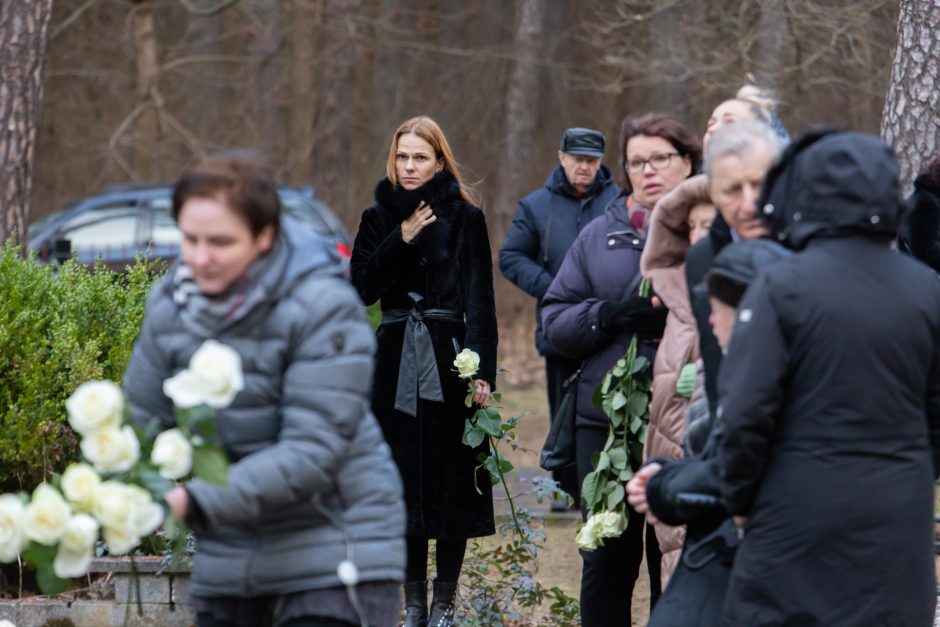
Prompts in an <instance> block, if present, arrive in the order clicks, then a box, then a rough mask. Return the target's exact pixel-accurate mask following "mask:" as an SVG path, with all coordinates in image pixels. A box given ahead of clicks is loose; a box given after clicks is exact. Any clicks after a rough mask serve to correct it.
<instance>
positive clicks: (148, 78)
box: [128, 0, 163, 180]
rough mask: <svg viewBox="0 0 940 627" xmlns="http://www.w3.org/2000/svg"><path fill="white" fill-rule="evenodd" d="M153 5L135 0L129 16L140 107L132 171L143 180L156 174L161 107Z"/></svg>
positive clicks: (158, 161)
mask: <svg viewBox="0 0 940 627" xmlns="http://www.w3.org/2000/svg"><path fill="white" fill-rule="evenodd" d="M155 31H156V28H155V25H154V17H153V6H152V4H151V3H150V1H149V0H143V1H142V2H138V3H137V6H135V7H134V10H133V13H132V17H131V37H132V43H133V46H134V70H135V74H136V87H137V98H138V106H139V107H141V108H140V109H139V113H140V115H139V117H138V118H137V124H136V128H137V137H136V141H135V142H134V163H133V172H131V173H128V174H131V175H132V176H134V178H139V179H143V180H151V179H156V178H158V177H159V164H160V160H159V156H158V148H159V145H160V134H161V133H160V109H161V107H162V106H163V98H162V96H161V95H160V91H159V88H158V87H159V86H158V84H157V81H158V75H159V73H160V59H159V54H158V51H157V35H156V32H155Z"/></svg>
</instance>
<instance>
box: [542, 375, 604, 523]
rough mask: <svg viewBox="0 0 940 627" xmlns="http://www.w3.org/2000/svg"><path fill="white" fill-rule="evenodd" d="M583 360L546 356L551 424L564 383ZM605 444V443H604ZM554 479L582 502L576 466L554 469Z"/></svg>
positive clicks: (578, 501) (576, 501)
mask: <svg viewBox="0 0 940 627" xmlns="http://www.w3.org/2000/svg"><path fill="white" fill-rule="evenodd" d="M580 366H581V362H579V361H577V360H576V359H568V358H567V357H560V356H558V357H546V358H545V381H546V383H547V384H548V419H549V424H551V421H552V420H554V419H555V413H556V412H557V411H558V406H559V405H561V399H562V396H563V395H564V393H565V387H564V383H565V381H567V380H568V379H569V378H570V377H571V375H573V374H574V373H575V372H577V370H578V368H579V367H580ZM602 445H603V443H602ZM552 479H554V480H555V481H557V482H558V485H560V486H561V489H562V490H564V491H565V492H567V493H568V494H570V495H571V497H572V498H573V499H574V503H575V505H579V504H580V503H581V482H580V481H579V480H578V470H577V468H576V467H575V466H570V467H568V468H561V469H560V470H553V471H552Z"/></svg>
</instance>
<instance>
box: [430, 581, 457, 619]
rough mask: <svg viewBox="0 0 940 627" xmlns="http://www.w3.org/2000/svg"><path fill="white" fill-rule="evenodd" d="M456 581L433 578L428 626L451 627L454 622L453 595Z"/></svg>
mask: <svg viewBox="0 0 940 627" xmlns="http://www.w3.org/2000/svg"><path fill="white" fill-rule="evenodd" d="M456 594H457V582H456V581H455V582H446V581H437V580H436V579H435V580H434V596H432V597H431V616H430V617H428V627H452V626H453V625H456V623H455V622H454V597H455V596H456Z"/></svg>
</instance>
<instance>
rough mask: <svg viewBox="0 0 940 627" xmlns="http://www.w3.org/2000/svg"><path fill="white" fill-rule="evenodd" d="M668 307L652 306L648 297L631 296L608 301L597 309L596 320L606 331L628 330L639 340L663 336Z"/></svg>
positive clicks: (618, 331)
mask: <svg viewBox="0 0 940 627" xmlns="http://www.w3.org/2000/svg"><path fill="white" fill-rule="evenodd" d="M668 313H669V309H667V308H666V307H663V306H661V305H660V306H657V307H654V306H653V304H652V303H651V302H650V299H649V298H643V297H640V296H633V297H631V298H628V299H626V300H619V301H608V302H606V303H604V304H603V305H601V306H600V308H599V309H598V310H597V322H598V323H599V324H600V326H601V330H602V331H604V332H606V333H620V332H621V331H628V332H630V333H635V334H636V336H637V338H639V339H640V340H655V339H659V338H661V337H662V336H663V330H665V328H666V315H667V314H668Z"/></svg>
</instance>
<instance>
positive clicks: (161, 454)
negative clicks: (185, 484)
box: [150, 429, 193, 479]
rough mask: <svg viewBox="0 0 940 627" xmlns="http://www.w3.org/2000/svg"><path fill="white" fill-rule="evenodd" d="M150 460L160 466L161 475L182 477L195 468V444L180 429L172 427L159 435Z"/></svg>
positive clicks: (172, 477)
mask: <svg viewBox="0 0 940 627" xmlns="http://www.w3.org/2000/svg"><path fill="white" fill-rule="evenodd" d="M150 460H151V461H152V462H153V463H154V464H156V465H157V466H159V467H160V476H161V477H164V478H166V479H182V478H183V477H185V476H186V475H188V474H189V471H190V470H192V468H193V445H192V444H190V443H189V440H187V439H186V436H184V435H183V433H182V432H181V431H180V430H179V429H170V430H168V431H164V432H163V433H161V434H160V435H158V436H157V439H156V440H154V443H153V452H152V453H151V454H150Z"/></svg>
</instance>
